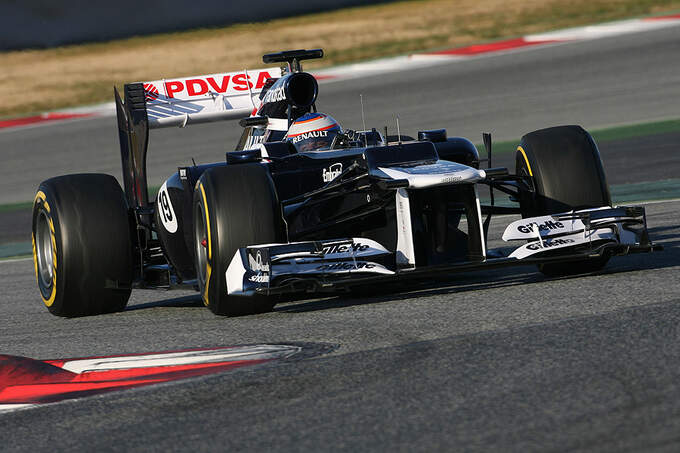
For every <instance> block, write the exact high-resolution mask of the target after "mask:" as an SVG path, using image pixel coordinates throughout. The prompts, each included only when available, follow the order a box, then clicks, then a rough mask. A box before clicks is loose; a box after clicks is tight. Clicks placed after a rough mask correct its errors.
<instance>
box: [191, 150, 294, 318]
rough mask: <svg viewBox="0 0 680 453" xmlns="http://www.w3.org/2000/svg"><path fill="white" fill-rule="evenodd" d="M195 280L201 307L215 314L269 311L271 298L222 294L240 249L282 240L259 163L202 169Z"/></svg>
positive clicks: (197, 195)
mask: <svg viewBox="0 0 680 453" xmlns="http://www.w3.org/2000/svg"><path fill="white" fill-rule="evenodd" d="M193 220H194V250H195V253H194V255H195V263H196V276H197V280H198V286H199V290H200V292H201V298H202V299H203V303H204V304H205V305H206V306H207V307H208V308H210V310H211V311H212V312H213V313H215V314H217V315H227V316H241V315H249V314H255V313H264V312H267V311H271V309H272V308H273V307H274V304H275V300H274V299H273V298H270V297H264V296H259V295H253V296H235V295H228V294H227V281H226V271H227V268H228V267H229V264H230V262H231V260H232V258H233V257H234V254H235V253H236V251H237V250H238V249H239V248H240V247H245V246H248V245H254V244H267V243H274V242H285V228H284V226H283V220H282V217H281V208H280V206H279V202H278V199H277V196H276V190H275V188H274V183H273V181H272V179H271V177H270V175H269V172H268V170H267V169H266V168H265V167H264V166H263V165H262V164H259V163H253V164H238V165H227V166H225V167H216V168H211V169H209V170H207V171H206V172H205V173H203V174H202V175H201V177H200V178H199V180H198V182H197V183H196V188H195V191H194V210H193Z"/></svg>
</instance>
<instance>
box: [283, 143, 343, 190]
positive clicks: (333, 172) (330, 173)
mask: <svg viewBox="0 0 680 453" xmlns="http://www.w3.org/2000/svg"><path fill="white" fill-rule="evenodd" d="M321 132H324V133H325V134H326V135H324V137H325V136H327V135H328V131H321ZM314 133H319V131H314V132H309V134H314ZM302 135H307V134H302ZM316 137H320V135H316ZM295 138H297V137H295ZM293 140H295V139H293ZM340 173H342V164H341V163H340V162H338V163H336V164H333V165H331V166H330V167H328V168H324V169H323V172H322V174H321V176H322V177H323V182H331V181H333V180H334V179H335V178H337V177H338V176H340Z"/></svg>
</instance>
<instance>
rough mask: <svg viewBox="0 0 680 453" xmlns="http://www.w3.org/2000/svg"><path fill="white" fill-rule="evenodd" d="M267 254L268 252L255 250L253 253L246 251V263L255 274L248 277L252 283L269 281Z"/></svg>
mask: <svg viewBox="0 0 680 453" xmlns="http://www.w3.org/2000/svg"><path fill="white" fill-rule="evenodd" d="M268 258H269V255H268V252H266V251H263V250H257V251H256V252H255V253H253V252H252V251H249V252H248V265H249V266H250V268H251V269H252V270H253V271H255V272H256V274H254V275H251V276H250V277H248V280H249V281H251V282H254V283H269V262H268V261H269V260H268Z"/></svg>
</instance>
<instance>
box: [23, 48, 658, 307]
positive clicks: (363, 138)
mask: <svg viewBox="0 0 680 453" xmlns="http://www.w3.org/2000/svg"><path fill="white" fill-rule="evenodd" d="M321 56H323V52H322V51H321V50H320V49H317V50H295V51H286V52H280V53H276V54H269V55H265V56H264V57H263V60H264V62H265V63H274V64H277V65H279V67H272V68H270V69H264V70H257V71H243V72H235V73H222V74H212V75H206V76H198V77H188V78H181V79H164V80H158V81H152V82H146V83H131V84H127V85H125V89H124V94H123V98H122V99H121V97H120V96H119V94H118V92H117V91H116V93H115V98H116V106H117V112H118V128H119V136H120V147H121V157H122V166H123V181H124V187H123V188H121V187H120V185H119V184H118V182H117V181H116V179H115V178H114V177H112V176H110V175H103V174H75V175H67V176H60V177H56V178H52V179H49V180H47V181H44V182H43V183H42V184H41V185H40V187H39V189H38V192H37V195H36V198H35V203H34V208H33V243H34V260H35V268H36V275H37V281H38V287H39V289H40V294H41V296H42V299H43V301H44V303H45V304H46V305H47V307H48V309H49V310H50V312H52V313H53V314H55V315H59V316H82V315H93V314H100V313H107V312H113V311H118V310H122V309H123V308H124V307H125V306H126V304H127V301H128V299H129V297H130V293H131V290H132V289H133V288H164V289H167V288H187V287H188V288H195V289H197V290H198V291H199V292H200V294H201V297H202V299H203V302H204V303H205V305H206V306H207V307H208V308H210V310H212V311H213V312H214V313H216V314H220V315H231V316H233V315H244V314H251V313H259V312H265V311H268V310H271V309H272V308H273V306H274V305H275V304H276V302H277V301H279V300H281V296H282V295H287V296H286V297H287V298H288V299H290V298H291V297H294V295H295V294H305V295H306V294H309V293H319V294H321V293H333V292H341V291H348V290H352V289H353V288H357V287H363V288H365V287H367V286H373V287H375V285H380V284H382V283H385V282H394V281H399V282H404V281H407V280H411V279H421V280H422V279H427V278H430V277H432V276H434V275H439V276H441V275H450V274H452V273H455V272H462V271H468V270H475V269H484V268H492V267H499V266H511V265H519V264H527V263H531V264H536V265H537V266H538V269H539V271H541V272H543V273H544V274H547V275H549V276H555V275H564V274H570V273H582V272H592V271H596V270H599V269H601V268H603V267H604V266H605V265H606V263H607V261H608V260H609V258H610V257H612V256H614V255H625V254H629V253H635V252H649V251H653V250H658V249H659V248H660V247H659V246H657V245H654V244H653V243H652V242H651V241H650V239H649V237H648V233H647V226H646V219H645V211H644V208H643V207H639V206H618V207H613V206H612V202H611V197H610V194H609V189H608V186H607V182H606V178H605V173H604V170H603V167H602V162H601V160H600V155H599V152H598V149H597V146H596V144H595V142H594V141H593V139H592V137H591V136H590V134H588V132H586V131H585V130H584V129H583V128H581V127H579V126H559V127H552V128H548V129H542V130H538V131H534V132H531V133H528V134H526V135H524V137H523V138H522V139H521V143H520V144H519V146H518V147H517V151H516V167H515V170H514V173H510V172H509V171H508V169H506V168H490V167H491V151H492V150H491V137H490V135H488V134H484V144H485V148H486V153H487V157H486V158H485V159H480V155H479V153H478V151H477V149H476V147H475V146H474V145H473V144H472V143H471V142H470V141H469V140H467V139H465V138H461V137H448V136H447V132H446V131H445V130H444V129H432V130H424V131H420V132H418V134H417V137H416V138H411V137H406V136H402V135H399V134H397V135H396V136H387V134H386V132H385V133H383V132H382V131H379V130H377V129H366V128H365V127H364V129H365V130H360V131H351V130H343V129H342V127H341V126H340V125H339V124H338V123H337V121H335V120H334V119H333V118H332V117H331V116H330V115H327V114H323V113H320V112H317V108H316V98H317V93H318V85H317V82H316V79H315V78H314V77H313V76H312V75H311V74H309V73H306V72H303V71H302V68H301V64H300V62H301V61H302V60H305V59H310V58H319V57H321ZM226 119H239V120H240V125H241V126H242V127H243V134H242V137H241V140H240V141H239V143H238V144H237V146H236V148H235V151H230V152H227V153H226V159H225V161H224V162H218V163H214V164H208V165H195V166H188V167H180V168H179V169H178V171H177V172H176V173H174V174H172V175H170V177H169V178H168V179H167V180H166V181H165V182H164V183H163V185H162V186H161V188H160V190H159V192H158V194H157V196H156V197H155V200H152V199H151V197H150V195H149V191H148V188H147V177H146V152H147V144H148V133H149V129H150V128H163V127H170V126H180V127H184V126H187V125H190V124H192V123H199V122H208V121H218V120H226ZM484 162H486V164H487V165H486V167H487V168H480V163H484ZM480 186H484V187H487V188H489V187H490V188H491V189H492V192H491V198H490V203H489V204H486V205H483V204H482V203H481V202H480V196H479V188H480ZM494 191H495V192H496V193H497V192H502V193H504V194H507V195H509V197H510V200H512V201H513V202H515V203H514V205H513V206H512V207H508V206H497V205H495V203H494V197H493V193H494ZM494 214H521V217H522V218H521V219H520V220H517V221H514V222H512V223H510V224H509V225H508V226H507V228H506V230H505V232H504V234H503V236H502V239H504V240H506V241H510V243H511V244H515V247H510V248H509V247H502V248H499V249H489V248H488V247H487V243H488V242H487V235H488V230H489V222H490V219H491V216H492V215H494ZM291 295H293V296H291Z"/></svg>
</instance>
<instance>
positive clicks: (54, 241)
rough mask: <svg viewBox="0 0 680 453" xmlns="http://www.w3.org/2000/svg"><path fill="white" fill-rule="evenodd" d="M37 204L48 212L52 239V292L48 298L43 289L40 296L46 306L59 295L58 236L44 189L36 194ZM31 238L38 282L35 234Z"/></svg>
mask: <svg viewBox="0 0 680 453" xmlns="http://www.w3.org/2000/svg"><path fill="white" fill-rule="evenodd" d="M36 204H41V205H42V207H43V208H44V209H45V211H46V212H47V220H48V222H49V224H50V240H51V241H52V293H51V294H50V297H49V298H47V299H46V298H45V296H43V294H42V291H40V297H41V298H42V300H43V302H44V303H45V305H46V306H48V307H51V306H52V304H53V303H54V300H55V299H56V297H57V238H56V234H55V232H54V222H53V221H52V211H51V209H50V205H49V203H48V202H47V196H46V195H45V193H44V192H43V191H42V190H39V191H38V193H36V194H35V199H34V200H33V205H34V206H35V205H36ZM31 239H32V243H33V268H34V269H35V280H36V283H37V282H38V278H39V277H38V253H37V250H36V246H35V234H32V235H31Z"/></svg>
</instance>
